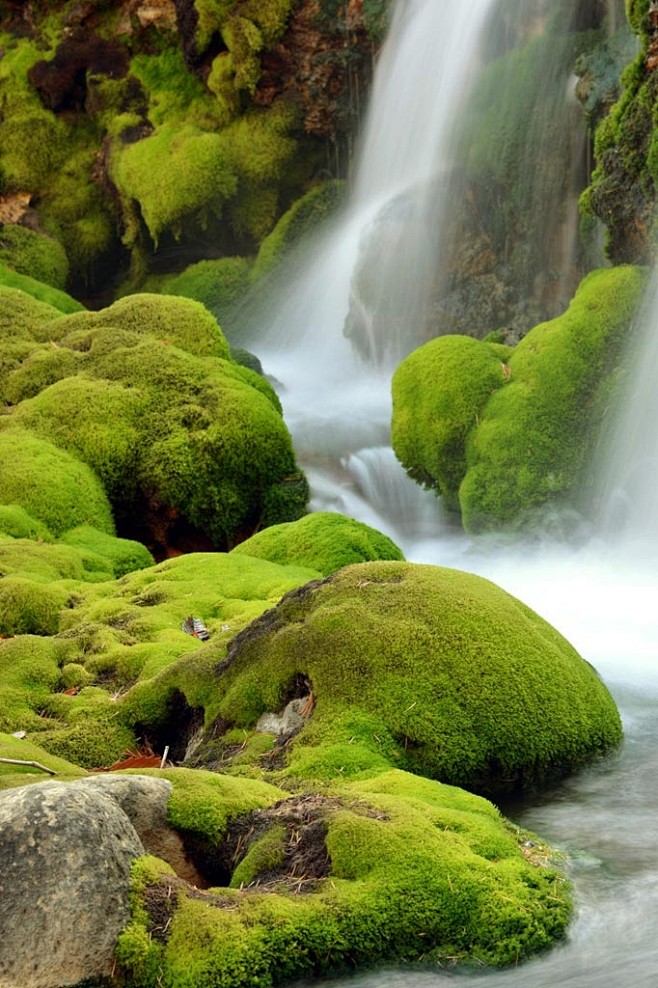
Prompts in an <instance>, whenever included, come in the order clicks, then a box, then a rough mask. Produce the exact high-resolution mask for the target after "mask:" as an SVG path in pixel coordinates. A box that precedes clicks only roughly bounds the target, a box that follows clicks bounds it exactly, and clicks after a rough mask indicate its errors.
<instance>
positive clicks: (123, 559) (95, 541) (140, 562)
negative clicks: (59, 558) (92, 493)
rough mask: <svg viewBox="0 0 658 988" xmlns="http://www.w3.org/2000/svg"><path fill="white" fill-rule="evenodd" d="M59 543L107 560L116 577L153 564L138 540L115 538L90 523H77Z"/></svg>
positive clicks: (151, 558)
mask: <svg viewBox="0 0 658 988" xmlns="http://www.w3.org/2000/svg"><path fill="white" fill-rule="evenodd" d="M60 543H64V544H65V545H70V546H74V547H75V548H78V549H87V550H88V551H89V552H91V553H93V554H95V555H97V556H100V557H101V558H102V559H104V560H107V562H108V563H109V564H110V565H111V567H112V572H113V574H114V576H115V577H117V578H118V577H121V576H125V575H126V573H132V572H134V571H135V570H140V569H146V567H148V566H152V565H153V564H154V559H153V556H152V555H151V553H150V552H149V551H148V549H147V548H146V547H145V546H143V545H142V544H141V543H140V542H135V541H133V540H131V539H118V538H115V537H114V536H112V535H108V534H107V533H106V532H101V531H99V530H98V529H97V528H92V526H90V525H79V526H78V527H77V528H73V529H71V530H70V531H68V532H65V533H64V535H62V537H61V539H60Z"/></svg>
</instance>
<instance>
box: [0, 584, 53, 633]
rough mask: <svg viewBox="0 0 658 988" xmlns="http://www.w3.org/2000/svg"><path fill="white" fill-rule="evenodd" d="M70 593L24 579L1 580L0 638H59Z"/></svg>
mask: <svg viewBox="0 0 658 988" xmlns="http://www.w3.org/2000/svg"><path fill="white" fill-rule="evenodd" d="M67 599H68V593H67V591H66V590H65V589H63V588H59V587H56V586H44V585H43V583H41V582H38V581H34V580H30V579H25V578H24V577H20V576H4V577H3V578H2V579H0V635H55V634H57V632H58V631H59V617H60V613H61V612H62V611H63V610H64V608H65V607H66V601H67Z"/></svg>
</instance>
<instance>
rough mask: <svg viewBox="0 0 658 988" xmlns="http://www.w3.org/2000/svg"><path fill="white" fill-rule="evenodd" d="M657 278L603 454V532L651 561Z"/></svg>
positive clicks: (656, 501)
mask: <svg viewBox="0 0 658 988" xmlns="http://www.w3.org/2000/svg"><path fill="white" fill-rule="evenodd" d="M657 366H658V277H657V276H656V275H654V277H653V278H652V281H651V284H650V286H649V290H648V293H647V298H646V301H645V305H644V306H643V308H642V310H641V311H640V313H639V314H638V317H637V320H636V326H635V328H634V331H633V332H632V333H631V336H630V340H629V345H628V347H627V353H626V359H625V364H624V365H623V368H622V374H621V378H622V380H621V385H620V389H619V390H620V393H619V396H618V400H617V402H616V403H615V405H614V406H613V409H612V412H613V414H612V416H610V417H611V418H612V419H613V426H612V428H611V429H610V430H608V435H607V437H606V438H605V439H604V441H603V443H602V447H601V450H600V451H599V458H600V464H601V465H600V466H599V470H598V490H597V493H596V495H595V497H596V500H597V501H598V518H599V527H600V529H601V531H602V534H603V535H604V536H605V537H606V539H608V540H610V539H613V540H614V539H618V540H621V541H622V542H623V543H624V544H625V545H626V547H627V548H628V549H630V550H631V551H632V552H634V553H637V552H638V550H641V552H642V553H643V554H644V555H646V554H648V553H650V552H655V550H656V547H657V546H658V429H657V428H656V423H657V422H658V388H657V387H656V367H657Z"/></svg>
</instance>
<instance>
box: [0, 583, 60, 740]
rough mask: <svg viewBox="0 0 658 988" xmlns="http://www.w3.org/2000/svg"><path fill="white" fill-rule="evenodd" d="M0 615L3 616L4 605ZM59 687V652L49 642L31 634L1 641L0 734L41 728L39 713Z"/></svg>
mask: <svg viewBox="0 0 658 988" xmlns="http://www.w3.org/2000/svg"><path fill="white" fill-rule="evenodd" d="M4 583H5V581H2V583H0V587H1V586H4ZM41 589H43V588H41ZM0 613H2V614H3V615H4V613H5V610H4V606H3V607H2V608H1V609H0ZM3 620H6V618H5V617H3ZM3 633H4V632H3ZM58 685H59V664H58V653H57V646H56V644H55V642H54V641H53V640H52V639H50V638H40V637H34V636H32V635H21V636H20V637H18V638H8V639H6V640H1V639H0V693H1V694H2V704H0V731H32V730H38V729H39V728H43V726H44V722H45V719H44V718H42V717H41V716H40V713H41V712H42V711H43V708H44V704H45V703H46V702H47V700H48V697H49V696H50V694H51V691H52V690H53V689H55V688H57V686H58Z"/></svg>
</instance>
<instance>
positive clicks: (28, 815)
mask: <svg viewBox="0 0 658 988" xmlns="http://www.w3.org/2000/svg"><path fill="white" fill-rule="evenodd" d="M100 788H102V787H100ZM143 853H144V848H143V846H142V843H141V841H140V839H139V837H138V835H137V832H136V830H135V828H134V827H133V825H132V823H131V822H130V820H129V819H128V817H127V816H126V814H125V813H124V811H123V810H122V809H121V808H120V806H119V805H118V803H117V802H115V800H114V799H111V798H109V797H108V796H106V795H103V793H102V792H100V791H97V788H95V787H94V786H93V785H91V786H90V785H80V784H79V783H77V782H76V783H58V782H42V783H38V784H35V785H30V786H21V787H20V788H18V789H9V790H7V791H5V792H1V793H0V930H1V931H2V935H1V936H0V988H63V986H67V985H76V984H78V983H79V982H81V981H84V980H86V979H91V978H98V977H102V976H104V975H108V974H109V973H110V972H111V970H112V963H113V952H114V947H115V944H116V940H117V937H118V935H119V933H120V932H121V930H122V929H123V927H124V926H125V925H126V922H127V921H128V917H129V908H128V893H129V886H130V866H131V863H132V861H133V859H134V858H136V857H138V856H139V855H141V854H143Z"/></svg>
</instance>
